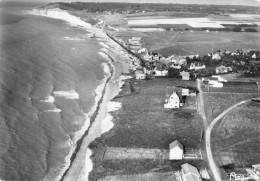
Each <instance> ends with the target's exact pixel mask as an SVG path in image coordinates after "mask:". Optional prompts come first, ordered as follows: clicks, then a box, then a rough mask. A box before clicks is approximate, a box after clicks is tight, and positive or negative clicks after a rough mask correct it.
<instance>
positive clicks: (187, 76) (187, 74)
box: [180, 71, 190, 80]
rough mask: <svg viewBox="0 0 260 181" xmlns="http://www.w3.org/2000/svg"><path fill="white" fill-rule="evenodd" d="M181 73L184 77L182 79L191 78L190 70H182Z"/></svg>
mask: <svg viewBox="0 0 260 181" xmlns="http://www.w3.org/2000/svg"><path fill="white" fill-rule="evenodd" d="M180 75H181V77H182V80H190V72H185V71H182V72H180Z"/></svg>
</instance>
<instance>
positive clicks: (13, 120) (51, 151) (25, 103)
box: [0, 2, 105, 181]
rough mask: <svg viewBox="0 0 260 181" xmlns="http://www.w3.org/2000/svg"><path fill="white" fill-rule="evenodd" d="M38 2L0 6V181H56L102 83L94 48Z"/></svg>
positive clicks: (82, 33) (95, 44)
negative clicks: (38, 12)
mask: <svg viewBox="0 0 260 181" xmlns="http://www.w3.org/2000/svg"><path fill="white" fill-rule="evenodd" d="M40 5H41V4H37V3H33V4H32V3H26V4H23V3H18V4H15V3H9V4H8V3H7V2H6V3H5V4H3V3H0V91H1V93H0V101H1V102H0V180H4V181H40V180H46V179H45V178H46V175H48V180H55V178H57V176H58V175H59V174H60V171H61V170H62V169H63V167H64V165H65V164H66V159H65V158H66V156H67V155H68V154H69V152H70V150H71V145H72V139H73V136H74V135H75V133H76V132H77V131H78V130H80V128H81V127H82V126H83V125H84V123H85V121H86V113H88V112H89V111H90V110H91V109H92V106H93V104H94V102H95V96H96V94H95V90H96V88H97V86H98V85H100V82H101V81H102V80H103V79H104V76H105V75H104V70H103V67H102V63H103V62H104V60H103V59H102V58H100V56H99V55H98V51H99V49H100V44H98V42H97V41H96V40H95V39H91V38H88V32H87V31H85V30H83V29H80V28H77V27H73V26H71V25H70V24H68V23H66V22H65V21H62V20H56V19H51V18H47V17H42V16H34V15H29V14H27V13H26V11H28V10H30V9H32V8H33V7H36V6H40Z"/></svg>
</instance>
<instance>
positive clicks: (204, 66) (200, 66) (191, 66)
mask: <svg viewBox="0 0 260 181" xmlns="http://www.w3.org/2000/svg"><path fill="white" fill-rule="evenodd" d="M204 68H206V65H195V63H191V64H190V67H189V70H193V69H194V70H199V69H204Z"/></svg>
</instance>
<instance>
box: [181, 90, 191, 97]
mask: <svg viewBox="0 0 260 181" xmlns="http://www.w3.org/2000/svg"><path fill="white" fill-rule="evenodd" d="M181 95H182V96H189V95H190V90H189V89H181Z"/></svg>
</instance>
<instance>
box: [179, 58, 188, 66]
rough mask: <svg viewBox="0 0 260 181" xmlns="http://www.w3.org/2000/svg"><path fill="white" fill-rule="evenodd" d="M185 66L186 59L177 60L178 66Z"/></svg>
mask: <svg viewBox="0 0 260 181" xmlns="http://www.w3.org/2000/svg"><path fill="white" fill-rule="evenodd" d="M186 64H187V60H186V58H181V59H180V60H179V65H186Z"/></svg>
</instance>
